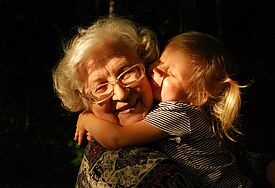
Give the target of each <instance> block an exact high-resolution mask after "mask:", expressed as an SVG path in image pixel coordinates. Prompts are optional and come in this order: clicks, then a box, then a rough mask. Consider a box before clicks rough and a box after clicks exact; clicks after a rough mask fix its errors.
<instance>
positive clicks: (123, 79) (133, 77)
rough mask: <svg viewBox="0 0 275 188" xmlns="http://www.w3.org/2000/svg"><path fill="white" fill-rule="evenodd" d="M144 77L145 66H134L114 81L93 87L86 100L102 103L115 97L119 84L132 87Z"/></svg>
mask: <svg viewBox="0 0 275 188" xmlns="http://www.w3.org/2000/svg"><path fill="white" fill-rule="evenodd" d="M144 76H145V68H144V66H143V64H136V65H133V66H131V67H130V68H129V69H127V70H126V71H124V72H122V73H121V74H119V75H118V76H117V77H116V79H115V80H114V81H112V82H107V83H101V84H98V85H95V86H92V88H91V89H90V90H89V91H88V92H87V94H86V97H85V98H86V99H88V100H89V101H90V102H92V103H96V104H98V103H102V102H104V101H106V100H107V99H109V98H110V97H112V96H113V94H114V85H115V84H116V83H119V84H120V85H121V86H122V87H130V86H133V84H135V83H137V82H139V81H140V80H141V79H142V78H143V77H144Z"/></svg>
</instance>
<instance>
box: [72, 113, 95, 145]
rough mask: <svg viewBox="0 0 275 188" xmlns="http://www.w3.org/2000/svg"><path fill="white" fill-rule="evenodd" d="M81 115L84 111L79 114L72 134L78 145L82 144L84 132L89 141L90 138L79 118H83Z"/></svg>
mask: <svg viewBox="0 0 275 188" xmlns="http://www.w3.org/2000/svg"><path fill="white" fill-rule="evenodd" d="M83 116H84V112H83V113H81V114H79V116H78V120H77V124H76V130H75V134H74V140H75V141H77V143H78V145H81V144H82V141H83V138H84V137H85V136H86V134H87V139H88V140H89V141H90V140H91V138H92V137H91V135H90V134H89V136H88V132H87V130H86V129H85V126H84V123H83V122H82V119H81V118H83Z"/></svg>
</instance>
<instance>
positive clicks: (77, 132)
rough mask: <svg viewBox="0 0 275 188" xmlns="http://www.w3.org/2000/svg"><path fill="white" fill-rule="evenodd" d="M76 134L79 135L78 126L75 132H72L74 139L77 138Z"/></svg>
mask: <svg viewBox="0 0 275 188" xmlns="http://www.w3.org/2000/svg"><path fill="white" fill-rule="evenodd" d="M78 135H79V130H78V127H77V128H76V130H75V133H74V141H77V140H78Z"/></svg>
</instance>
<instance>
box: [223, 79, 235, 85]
mask: <svg viewBox="0 0 275 188" xmlns="http://www.w3.org/2000/svg"><path fill="white" fill-rule="evenodd" d="M232 82H233V80H231V79H230V78H228V79H226V80H225V81H224V83H229V84H232Z"/></svg>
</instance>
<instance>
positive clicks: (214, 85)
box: [168, 31, 246, 141]
mask: <svg viewBox="0 0 275 188" xmlns="http://www.w3.org/2000/svg"><path fill="white" fill-rule="evenodd" d="M168 45H169V46H170V45H171V46H173V47H174V48H175V49H176V50H177V51H178V52H180V53H183V54H184V55H185V56H186V57H187V58H188V59H189V60H190V61H189V62H191V63H192V64H193V65H194V72H193V75H192V77H191V78H190V80H189V81H190V83H191V87H190V89H189V91H187V94H188V99H190V100H191V99H192V100H193V99H195V103H196V104H200V105H208V106H209V107H210V112H211V114H212V115H213V117H214V118H215V121H214V122H217V121H218V122H219V123H218V124H217V125H219V126H217V125H215V126H214V127H215V130H216V131H217V133H218V135H219V136H220V137H222V136H223V135H225V136H226V137H227V138H229V139H230V140H232V141H234V140H235V139H234V138H233V137H232V136H231V134H230V133H231V131H232V130H233V131H236V132H238V133H240V134H241V132H240V131H238V129H237V128H236V126H235V125H236V122H237V119H238V116H239V112H240V108H241V93H240V88H243V87H246V86H241V85H239V84H238V82H237V81H234V80H232V79H231V78H230V75H229V73H228V72H227V69H226V66H228V65H229V64H232V62H233V58H232V56H231V54H230V53H229V51H228V50H227V49H226V48H225V46H224V45H223V44H222V43H221V42H220V41H219V40H218V39H216V38H215V37H213V36H211V35H209V34H205V33H199V32H194V31H193V32H186V33H182V34H179V35H177V36H175V37H173V38H172V39H171V40H169V43H168Z"/></svg>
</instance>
